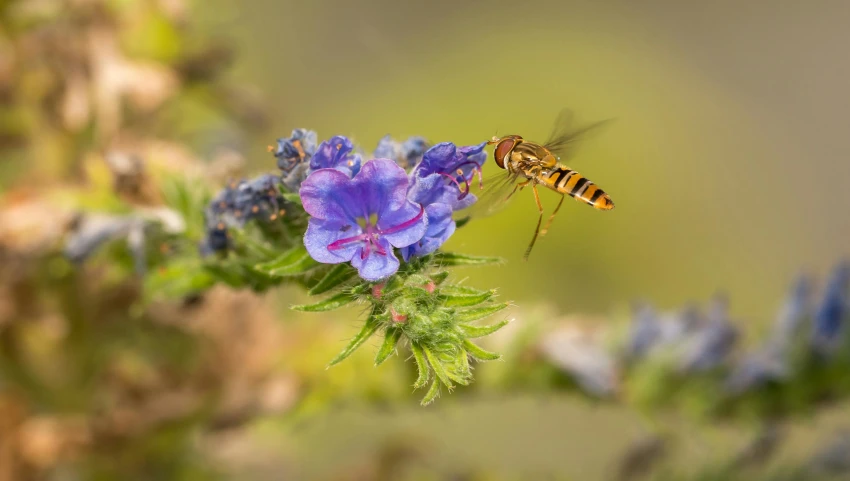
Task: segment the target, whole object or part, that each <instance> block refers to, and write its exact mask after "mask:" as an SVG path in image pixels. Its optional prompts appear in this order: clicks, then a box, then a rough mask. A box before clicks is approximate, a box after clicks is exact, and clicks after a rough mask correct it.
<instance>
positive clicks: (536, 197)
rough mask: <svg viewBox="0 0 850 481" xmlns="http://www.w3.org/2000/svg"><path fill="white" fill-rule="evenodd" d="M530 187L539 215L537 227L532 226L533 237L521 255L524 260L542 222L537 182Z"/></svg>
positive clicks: (532, 245)
mask: <svg viewBox="0 0 850 481" xmlns="http://www.w3.org/2000/svg"><path fill="white" fill-rule="evenodd" d="M531 189H532V190H534V201H535V202H537V210H538V211H539V212H540V215H539V216H538V217H537V227H535V228H534V237H532V238H531V243H529V244H528V248H527V249H526V250H525V254H524V255H523V256H522V258H523V260H526V261H527V260H528V255H529V254H531V249H532V248H533V247H534V243H535V242H537V235H538V234H539V233H540V223H541V222H543V204H541V203H540V193H539V192H537V183H533V184H531Z"/></svg>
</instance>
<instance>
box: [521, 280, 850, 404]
mask: <svg viewBox="0 0 850 481" xmlns="http://www.w3.org/2000/svg"><path fill="white" fill-rule="evenodd" d="M811 294H812V289H811V282H810V281H809V280H808V279H806V278H800V279H798V280H797V281H796V282H795V284H794V285H793V286H792V288H791V289H790V292H789V294H788V298H787V299H786V301H785V303H784V304H783V306H782V307H781V309H780V310H779V312H778V315H777V316H776V319H775V322H774V323H773V325H772V327H771V329H770V331H769V332H768V333H767V336H766V338H765V340H764V341H763V342H762V343H761V344H760V345H757V346H756V347H755V348H754V349H753V350H751V351H749V352H744V353H740V354H738V355H736V352H735V351H736V348H737V347H738V345H739V341H740V339H741V336H740V335H739V331H738V329H737V328H736V327H735V323H734V322H733V321H732V320H730V318H729V316H728V313H727V304H726V301H725V299H724V298H722V297H718V298H716V299H715V300H714V301H713V302H712V305H711V306H710V308H709V309H708V311H707V312H706V313H702V312H700V311H699V310H697V309H695V308H692V307H689V308H686V309H684V310H682V311H680V312H674V313H667V314H658V313H656V311H655V310H654V309H652V308H651V307H649V306H646V305H641V306H639V307H637V308H636V309H635V311H634V316H633V318H632V321H631V327H630V329H629V331H628V333H627V335H626V339H625V342H624V343H623V344H622V345H621V347H620V349H619V351H620V354H619V355H618V354H617V353H615V352H612V351H610V350H607V349H605V348H604V347H603V346H602V345H600V344H599V343H597V342H595V341H593V340H591V339H589V338H587V337H575V336H573V337H564V336H560V337H559V336H556V335H547V336H546V340H545V341H541V343H540V345H539V347H538V348H539V349H540V351H541V353H542V354H543V356H544V357H545V358H546V359H548V362H549V363H551V364H552V365H554V366H556V367H558V368H559V369H561V370H563V371H564V372H566V373H567V374H568V376H569V377H571V378H573V379H574V380H575V381H576V383H577V384H578V385H579V386H581V387H582V388H583V389H584V390H585V391H586V392H588V393H589V394H592V395H594V396H597V397H609V396H613V395H615V394H616V393H617V392H619V390H620V387H621V385H620V384H621V382H624V383H630V385H631V387H632V388H635V386H636V383H638V384H639V383H640V380H639V378H640V376H641V375H647V376H648V377H647V378H652V382H651V384H652V385H655V386H660V385H664V386H668V387H669V386H673V385H676V384H677V383H678V382H679V381H680V382H685V381H686V380H688V379H691V378H694V379H696V378H700V376H701V375H703V374H705V375H707V376H708V379H717V380H719V381H720V384H719V386H717V387H716V388H713V389H712V390H711V393H712V394H714V395H719V396H720V398H719V399H718V402H719V403H721V404H722V402H732V401H733V400H736V399H739V398H742V397H743V396H745V395H749V394H757V393H758V392H760V390H761V389H763V388H767V387H769V386H773V387H775V388H778V389H787V390H788V398H789V404H790V403H791V402H792V399H797V398H798V397H799V393H794V392H793V390H794V389H795V387H794V386H795V385H799V384H800V383H806V384H807V386H808V387H807V388H806V389H807V390H808V391H810V392H807V394H806V395H810V396H812V398H813V399H814V398H818V397H820V396H826V397H829V396H834V395H836V394H841V393H842V392H843V391H842V390H843V389H846V388H847V387H848V386H847V383H846V382H843V381H840V380H839V378H838V377H836V378H835V379H833V378H831V377H830V376H833V375H836V376H839V377H840V376H846V372H847V369H850V326H848V321H850V315H849V314H850V264H840V265H839V266H837V267H836V268H835V270H834V272H833V274H832V276H831V278H830V279H829V281H828V282H827V284H826V286H825V288H824V289H823V294H822V298H821V299H820V300H819V301H818V302H813V301H812V299H811ZM556 332H560V331H556ZM836 366H838V367H836ZM841 366H843V367H841ZM671 368H672V369H671ZM658 369H660V370H661V372H665V373H666V374H665V375H669V376H671V378H670V379H669V380H668V381H669V382H662V383H659V382H658V372H659V371H658ZM836 369H837V370H836ZM842 369H843V371H842ZM830 373H832V374H830ZM836 373H838V374H836ZM842 373H843V374H842ZM621 376H627V377H624V378H622V379H621ZM677 380H678V381H677ZM813 383H814V384H813ZM817 383H821V384H817ZM836 390H837V391H838V392H836ZM634 392H641V391H640V389H638V390H637V391H635V390H634V389H633V392H632V394H633V395H634ZM644 394H645V393H644ZM667 394H670V393H667ZM667 394H665V395H660V396H657V398H658V399H661V398H669V396H668V395H667ZM843 394H850V392H843ZM773 396H774V398H775V399H774V404H776V403H780V402H781V401H776V398H782V395H780V394H777V393H776V392H774V393H773ZM703 401H705V400H703ZM773 408H775V405H774V406H773Z"/></svg>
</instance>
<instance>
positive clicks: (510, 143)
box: [493, 138, 516, 169]
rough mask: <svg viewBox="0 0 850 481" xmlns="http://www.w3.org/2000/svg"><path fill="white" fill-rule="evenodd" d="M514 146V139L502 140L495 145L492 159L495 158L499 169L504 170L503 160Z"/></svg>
mask: <svg viewBox="0 0 850 481" xmlns="http://www.w3.org/2000/svg"><path fill="white" fill-rule="evenodd" d="M515 145H516V139H510V138H509V139H504V140H502V141H501V142H499V144H498V145H496V150H495V151H494V152H493V157H495V158H496V164H498V166H499V167H501V168H503V169H504V168H505V158H506V157H507V156H508V155H510V153H511V151H512V150H513V149H514V146H515Z"/></svg>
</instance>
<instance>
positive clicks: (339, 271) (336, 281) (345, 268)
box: [308, 264, 357, 296]
mask: <svg viewBox="0 0 850 481" xmlns="http://www.w3.org/2000/svg"><path fill="white" fill-rule="evenodd" d="M356 274H357V271H356V270H355V269H354V268H353V267H351V266H350V265H349V264H337V265H335V266H334V267H333V269H331V270H330V271H329V272H328V273H327V274H325V277H323V278H322V280H320V281H319V283H318V284H316V285H315V286H313V288H312V289H310V291H309V292H308V294H310V295H311V296H315V295H317V294H324V293H325V292H328V291H329V290H331V289H334V288H335V287H338V286H340V285H342V284H343V283H345V281H347V280H349V279H351V278H352V277H354V276H355V275H356Z"/></svg>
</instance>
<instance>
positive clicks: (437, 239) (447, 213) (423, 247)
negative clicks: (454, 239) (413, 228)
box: [401, 204, 456, 262]
mask: <svg viewBox="0 0 850 481" xmlns="http://www.w3.org/2000/svg"><path fill="white" fill-rule="evenodd" d="M425 214H426V215H427V216H428V228H427V229H426V230H425V236H424V237H422V238H421V239H419V240H418V241H417V242H414V243H413V244H411V245H409V246H407V247H403V248H401V255H402V257H403V258H404V261H405V262H407V261H409V260H410V258H412V257H419V256H424V255H427V254H430V253H432V252H434V251H436V250H437V249H439V248H440V246H441V245H443V244H444V243H445V242H446V241H447V240H448V239H449V237H451V236H452V234H454V232H455V227H456V225H455V221H454V219H452V208H451V207H450V206H449V205H448V204H431V205H429V206H428V207H426V208H425Z"/></svg>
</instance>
